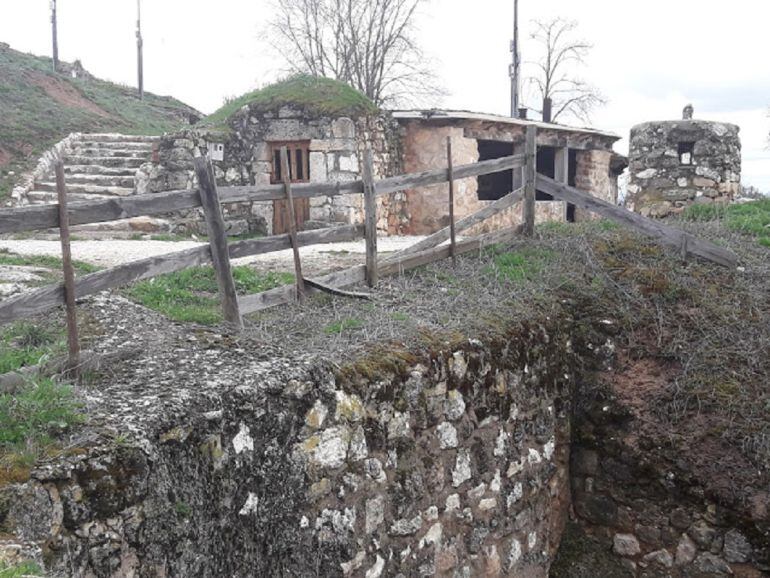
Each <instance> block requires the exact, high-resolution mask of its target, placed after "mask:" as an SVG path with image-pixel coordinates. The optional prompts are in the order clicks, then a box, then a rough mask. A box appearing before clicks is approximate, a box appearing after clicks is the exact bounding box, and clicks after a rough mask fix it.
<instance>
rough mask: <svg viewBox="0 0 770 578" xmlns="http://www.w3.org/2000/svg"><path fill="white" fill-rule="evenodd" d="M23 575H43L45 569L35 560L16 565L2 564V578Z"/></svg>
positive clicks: (0, 576) (0, 572) (19, 577)
mask: <svg viewBox="0 0 770 578" xmlns="http://www.w3.org/2000/svg"><path fill="white" fill-rule="evenodd" d="M23 576H43V570H42V569H41V568H40V566H38V565H37V564H35V563H34V562H22V563H21V564H16V565H14V566H8V565H6V564H0V578H22V577H23Z"/></svg>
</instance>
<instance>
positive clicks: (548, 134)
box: [464, 128, 617, 151]
mask: <svg viewBox="0 0 770 578" xmlns="http://www.w3.org/2000/svg"><path fill="white" fill-rule="evenodd" d="M464 136H465V138H469V139H475V140H491V141H497V142H507V143H512V144H515V145H523V144H524V141H525V140H526V139H525V136H524V133H523V131H514V132H512V131H511V130H510V129H508V128H503V129H493V128H487V129H484V128H466V129H465V132H464ZM616 140H617V139H614V138H610V137H605V136H601V135H593V134H585V135H577V134H572V135H570V134H567V133H566V132H562V131H554V130H548V129H542V128H541V129H538V131H537V146H539V147H553V148H571V149H574V150H581V151H586V150H601V151H612V143H613V142H615V141H616Z"/></svg>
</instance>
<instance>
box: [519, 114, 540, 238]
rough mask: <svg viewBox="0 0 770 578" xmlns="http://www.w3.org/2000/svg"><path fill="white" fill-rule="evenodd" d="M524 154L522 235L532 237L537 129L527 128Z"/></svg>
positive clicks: (533, 127) (533, 230) (531, 126)
mask: <svg viewBox="0 0 770 578" xmlns="http://www.w3.org/2000/svg"><path fill="white" fill-rule="evenodd" d="M524 154H525V156H526V163H525V165H524V214H523V217H524V218H523V220H524V227H523V229H522V233H523V234H524V235H525V236H528V237H531V236H533V235H534V234H535V196H536V194H537V192H536V189H535V187H536V179H537V127H535V126H533V125H530V126H528V127H527V140H526V144H525V151H524Z"/></svg>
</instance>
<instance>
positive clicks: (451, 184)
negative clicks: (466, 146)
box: [446, 136, 457, 267]
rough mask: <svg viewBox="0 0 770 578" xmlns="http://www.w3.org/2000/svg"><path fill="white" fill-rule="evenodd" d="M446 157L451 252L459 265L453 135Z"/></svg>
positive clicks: (454, 262)
mask: <svg viewBox="0 0 770 578" xmlns="http://www.w3.org/2000/svg"><path fill="white" fill-rule="evenodd" d="M446 158H447V167H448V177H449V254H450V255H451V257H452V266H453V267H456V266H457V231H456V230H455V167H454V162H453V161H452V137H451V136H448V137H446Z"/></svg>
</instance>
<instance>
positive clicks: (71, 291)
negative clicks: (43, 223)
mask: <svg viewBox="0 0 770 578" xmlns="http://www.w3.org/2000/svg"><path fill="white" fill-rule="evenodd" d="M54 172H55V173H56V194H57V197H58V200H59V239H60V240H61V255H62V259H61V260H62V269H63V271H64V302H65V305H66V307H67V352H68V355H67V371H66V375H67V377H69V378H71V379H75V380H76V381H78V380H80V337H79V335H78V312H77V308H76V307H75V270H74V268H73V267H72V248H71V247H70V225H69V221H68V219H67V185H66V183H65V181H64V163H62V161H58V162H57V163H56V165H55V167H54Z"/></svg>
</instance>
